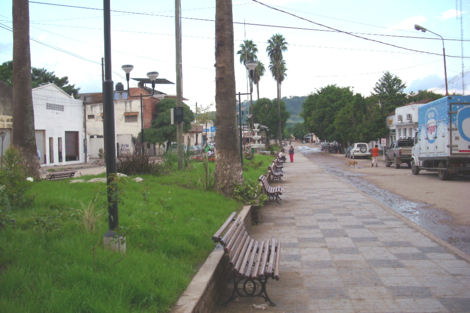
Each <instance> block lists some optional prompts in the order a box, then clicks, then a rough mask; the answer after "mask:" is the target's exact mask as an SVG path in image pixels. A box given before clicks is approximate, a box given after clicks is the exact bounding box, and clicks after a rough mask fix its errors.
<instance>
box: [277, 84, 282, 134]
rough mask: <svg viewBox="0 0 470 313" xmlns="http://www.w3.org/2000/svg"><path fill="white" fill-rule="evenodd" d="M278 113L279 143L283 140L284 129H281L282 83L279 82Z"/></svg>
mask: <svg viewBox="0 0 470 313" xmlns="http://www.w3.org/2000/svg"><path fill="white" fill-rule="evenodd" d="M277 114H278V117H279V124H278V125H279V126H278V127H279V131H278V139H279V143H281V142H282V130H281V84H280V83H279V82H278V83H277Z"/></svg>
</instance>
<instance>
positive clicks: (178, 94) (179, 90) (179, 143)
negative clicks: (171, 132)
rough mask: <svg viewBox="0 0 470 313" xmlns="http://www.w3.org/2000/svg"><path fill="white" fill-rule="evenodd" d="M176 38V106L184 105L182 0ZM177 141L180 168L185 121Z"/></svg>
mask: <svg viewBox="0 0 470 313" xmlns="http://www.w3.org/2000/svg"><path fill="white" fill-rule="evenodd" d="M175 35H176V36H175V40H176V106H177V107H182V106H183V94H182V93H183V92H182V90H183V88H182V82H181V76H182V69H181V0H176V1H175ZM176 143H177V146H178V169H179V170H182V169H183V123H182V122H178V123H177V124H176Z"/></svg>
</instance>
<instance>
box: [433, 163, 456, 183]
mask: <svg viewBox="0 0 470 313" xmlns="http://www.w3.org/2000/svg"><path fill="white" fill-rule="evenodd" d="M438 168H446V164H445V162H443V161H441V162H440V163H439V166H438ZM437 176H438V177H439V179H440V180H452V179H453V178H454V176H453V175H452V174H449V172H447V171H445V170H438V171H437Z"/></svg>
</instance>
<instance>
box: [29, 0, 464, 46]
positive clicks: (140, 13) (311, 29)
mask: <svg viewBox="0 0 470 313" xmlns="http://www.w3.org/2000/svg"><path fill="white" fill-rule="evenodd" d="M252 1H253V0H252ZM255 2H257V1H255ZM30 3H34V4H43V5H52V6H61V7H67V8H73V9H83V10H94V11H102V10H103V9H101V8H90V7H81V6H72V5H65V4H55V3H46V2H37V1H30ZM258 3H260V4H262V3H261V2H258ZM263 5H264V4H263ZM272 9H274V10H277V9H275V8H272ZM279 11H281V10H279ZM111 12H113V13H123V14H126V15H147V16H156V17H166V18H174V16H172V15H160V14H155V13H143V12H132V11H122V10H111ZM285 13H286V14H290V13H288V12H285ZM181 18H182V19H187V20H195V21H203V22H215V20H212V19H204V18H195V17H181ZM312 23H313V22H312ZM233 24H238V25H250V26H260V27H272V28H284V29H293V30H306V31H320V32H330V33H338V32H342V31H338V30H325V29H315V28H305V27H293V26H281V25H269V24H258V23H245V22H233ZM319 25H321V24H319ZM321 26H324V25H321ZM324 27H327V26H324ZM348 34H357V35H367V36H383V37H396V38H407V39H421V40H440V39H439V38H434V37H415V36H400V35H386V34H372V33H356V32H349V33H348ZM444 39H445V40H446V41H461V40H462V39H452V38H444ZM371 40H372V39H371ZM464 41H470V39H465V40H464ZM424 53H426V52H424Z"/></svg>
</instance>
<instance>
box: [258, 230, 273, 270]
mask: <svg viewBox="0 0 470 313" xmlns="http://www.w3.org/2000/svg"><path fill="white" fill-rule="evenodd" d="M269 243H270V240H269V239H268V241H266V244H265V245H264V252H263V258H262V259H261V264H260V270H259V273H258V278H261V277H262V276H264V273H265V271H266V261H267V260H268V252H269Z"/></svg>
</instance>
